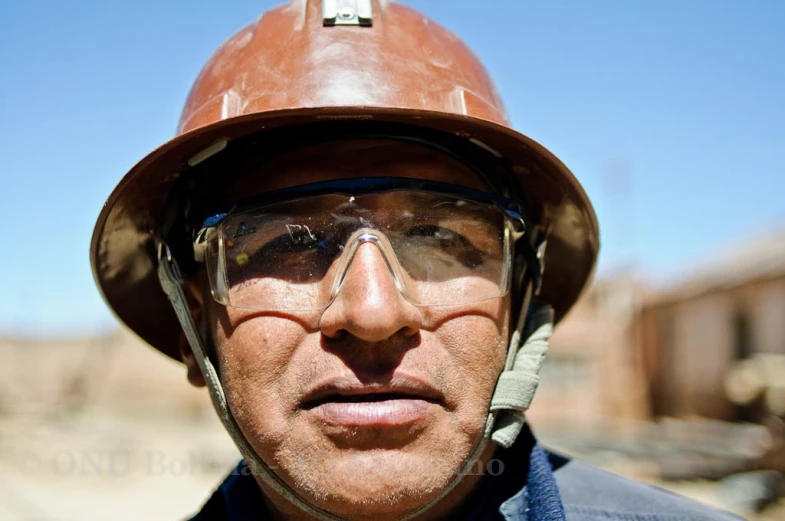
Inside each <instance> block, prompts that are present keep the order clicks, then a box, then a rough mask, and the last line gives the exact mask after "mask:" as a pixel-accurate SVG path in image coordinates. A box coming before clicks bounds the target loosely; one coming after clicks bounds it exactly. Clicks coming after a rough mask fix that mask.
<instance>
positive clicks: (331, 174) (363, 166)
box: [227, 139, 486, 200]
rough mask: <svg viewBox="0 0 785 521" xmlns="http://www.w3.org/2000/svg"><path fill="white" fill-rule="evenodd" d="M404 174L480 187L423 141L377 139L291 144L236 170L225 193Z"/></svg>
mask: <svg viewBox="0 0 785 521" xmlns="http://www.w3.org/2000/svg"><path fill="white" fill-rule="evenodd" d="M388 176H389V177H409V178H415V179H426V180H430V181H439V182H443V183H452V184H455V185H460V186H465V187H467V188H474V189H477V190H485V189H486V186H485V184H484V183H483V181H482V179H481V178H480V176H479V175H478V174H477V173H476V172H474V171H473V170H472V169H470V168H469V167H467V166H466V165H464V164H463V163H461V162H460V161H458V160H457V159H454V158H452V157H450V156H448V155H446V154H443V153H441V152H439V151H436V150H433V149H431V148H430V147H427V146H425V145H418V144H415V143H406V142H401V141H393V140H381V139H358V140H351V141H335V142H325V143H319V144H316V145H309V146H305V147H301V148H295V149H293V150H291V151H287V152H285V153H282V154H280V155H278V156H276V157H274V158H270V159H269V160H265V161H262V162H259V163H257V164H256V165H254V166H252V167H249V168H246V169H245V170H243V171H241V172H239V173H238V175H237V176H236V177H235V178H234V180H233V182H232V183H231V185H230V186H229V189H228V191H227V197H228V198H229V199H234V200H237V199H242V198H246V197H252V196H254V195H257V194H261V193H265V192H271V191H274V190H280V189H283V188H290V187H293V186H298V185H304V184H309V183H317V182H320V181H330V180H334V179H349V178H353V177H388Z"/></svg>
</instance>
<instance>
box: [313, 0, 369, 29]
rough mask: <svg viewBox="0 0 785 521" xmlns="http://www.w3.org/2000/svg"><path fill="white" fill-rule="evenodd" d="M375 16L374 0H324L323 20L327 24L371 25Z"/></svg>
mask: <svg viewBox="0 0 785 521" xmlns="http://www.w3.org/2000/svg"><path fill="white" fill-rule="evenodd" d="M372 18H373V6H372V0H323V1H322V21H323V23H324V25H325V26H328V27H329V26H333V25H362V26H367V27H369V26H371V25H372Z"/></svg>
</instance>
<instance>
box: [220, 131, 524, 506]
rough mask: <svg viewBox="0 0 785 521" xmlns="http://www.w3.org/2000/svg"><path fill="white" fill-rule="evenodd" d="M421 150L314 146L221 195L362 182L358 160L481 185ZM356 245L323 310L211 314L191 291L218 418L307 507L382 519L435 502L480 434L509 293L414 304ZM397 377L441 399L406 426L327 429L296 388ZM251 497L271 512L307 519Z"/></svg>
mask: <svg viewBox="0 0 785 521" xmlns="http://www.w3.org/2000/svg"><path fill="white" fill-rule="evenodd" d="M320 147H321V148H320ZM423 148H424V147H420V146H416V145H411V144H400V143H394V144H393V143H389V142H372V141H368V140H366V141H358V142H349V143H346V144H344V145H338V144H335V143H333V144H331V145H330V147H328V148H326V149H325V148H324V147H323V146H319V145H317V146H315V147H310V148H309V149H308V150H304V151H300V153H299V156H296V157H293V156H291V155H290V157H288V158H279V159H278V160H276V161H275V162H274V163H273V164H271V165H268V167H260V168H259V169H257V170H255V171H254V172H249V173H246V174H245V175H244V176H242V177H241V178H240V179H239V180H238V181H237V184H236V185H235V186H234V187H233V188H231V189H230V190H229V193H230V194H232V193H239V192H242V194H243V197H248V196H250V195H253V193H254V192H257V193H258V192H263V191H267V190H272V189H277V188H284V187H285V186H286V185H287V183H288V185H292V184H305V183H309V182H317V181H323V180H328V179H335V178H340V177H355V176H367V174H368V172H367V167H368V166H369V165H373V166H374V171H373V172H374V173H378V174H379V175H385V176H386V175H396V176H401V174H402V173H405V174H407V175H406V176H407V177H412V176H413V174H416V176H417V177H422V178H426V179H432V180H437V181H448V182H453V183H455V184H463V185H464V186H469V187H472V188H482V183H481V181H480V180H479V178H478V177H477V176H475V175H474V174H473V173H472V172H471V171H469V170H468V169H466V168H465V167H463V166H462V165H460V164H459V163H457V162H456V161H454V160H452V159H450V158H447V157H444V156H441V155H439V154H437V153H435V152H432V151H430V150H423ZM287 161H288V162H287ZM333 165H339V167H338V168H337V169H336V168H331V166H333ZM401 169H403V170H405V172H402V171H401ZM295 172H296V173H297V175H296V176H295V174H294V173H295ZM361 248H367V250H366V251H365V252H364V254H363V255H364V256H363V257H362V258H361V262H360V263H358V264H357V266H354V265H352V266H351V267H350V270H349V273H348V274H347V278H346V281H345V283H344V287H342V289H341V292H340V293H339V294H338V297H337V298H336V300H335V301H334V302H333V303H332V304H331V305H330V306H329V307H328V308H327V309H325V310H324V311H321V312H318V313H310V312H309V313H305V314H303V313H285V312H275V313H271V312H249V311H245V310H239V309H233V308H225V307H223V306H222V305H220V304H217V303H216V302H215V301H214V300H213V299H212V298H209V289H207V288H205V291H206V295H205V296H206V297H207V298H205V301H206V303H207V306H208V308H209V309H208V312H207V313H206V314H205V315H206V316H207V320H208V323H209V324H208V325H209V328H210V331H211V333H212V340H213V343H214V345H215V347H216V354H217V358H218V365H219V370H220V373H221V378H222V381H223V385H224V389H225V391H226V396H227V399H228V401H229V404H230V406H231V409H232V412H233V414H234V416H235V418H236V420H237V423H238V425H239V426H240V428H241V430H242V431H243V433H244V435H245V436H246V438H247V439H248V441H249V442H250V443H251V445H252V446H253V448H254V449H255V450H256V452H257V453H258V454H259V455H260V457H261V458H262V459H263V460H264V461H266V462H267V463H268V464H269V465H271V466H272V467H273V468H274V470H275V472H276V473H277V474H278V475H279V476H280V477H281V478H282V479H283V480H284V481H286V482H287V483H288V484H289V485H290V486H291V487H292V488H294V489H295V490H296V491H298V493H300V494H301V495H302V496H303V497H304V498H305V499H307V500H308V501H309V502H311V503H312V504H314V505H316V506H318V507H320V508H323V509H326V510H328V511H331V512H333V513H335V514H337V515H340V516H342V517H345V518H347V519H352V520H355V519H356V520H359V519H370V518H373V519H375V520H376V519H378V520H382V521H384V520H392V519H396V518H399V517H401V516H402V515H404V514H406V513H407V512H411V511H413V510H415V509H417V508H418V507H420V506H422V505H424V504H425V503H427V502H428V501H429V500H430V499H432V498H433V497H435V496H436V495H437V494H438V493H439V491H441V490H442V489H443V488H444V487H445V486H447V485H448V483H449V482H450V481H451V480H452V478H453V475H454V473H455V472H456V471H457V469H458V468H460V466H461V465H462V464H463V463H464V462H465V461H466V460H467V458H468V457H469V455H470V454H471V452H472V450H473V449H474V447H475V446H476V444H477V443H478V442H479V441H480V438H481V436H482V432H483V428H484V425H485V419H486V417H487V414H488V406H489V403H490V398H491V395H492V393H493V390H494V387H495V384H496V379H497V377H498V375H499V373H500V372H501V370H502V368H503V365H504V360H505V354H506V343H507V336H508V329H507V327H508V326H507V323H508V316H509V306H510V298H509V296H505V297H502V298H498V299H493V300H488V301H484V302H479V303H476V304H471V305H467V306H464V307H461V308H449V307H443V308H442V307H431V308H423V307H416V306H414V305H412V304H411V303H409V302H408V301H406V300H405V299H404V298H403V297H402V296H401V295H400V294H399V293H398V291H397V289H396V288H395V285H394V281H393V279H392V277H391V276H390V273H389V270H388V268H387V266H386V265H385V263H384V260H383V258H382V256H381V254H380V253H379V252H378V251H375V250H376V248H375V247H374V246H372V245H363V246H361ZM358 254H359V253H358ZM398 374H408V375H415V376H417V377H418V378H422V379H424V380H426V381H427V382H428V383H429V384H430V385H432V386H434V387H436V388H437V389H438V390H439V391H440V392H441V393H442V394H443V396H444V400H443V403H440V404H434V405H431V406H430V408H429V409H428V413H427V414H426V415H425V416H423V418H421V419H419V420H418V421H416V422H414V423H412V424H407V425H395V426H391V427H373V428H349V427H342V426H340V425H338V426H336V425H327V424H325V423H324V422H322V421H320V420H319V419H318V417H316V416H315V415H314V414H313V412H312V411H311V410H308V409H307V408H303V407H302V402H303V396H304V393H306V392H307V390H308V389H309V388H310V387H311V386H312V385H313V384H314V383H316V382H319V381H321V380H323V379H325V378H333V377H344V378H348V379H354V380H356V381H358V382H361V383H362V382H384V381H389V379H391V378H392V377H393V376H394V375H398ZM492 449H493V446H492V445H491V446H489V448H488V450H487V451H486V453H485V454H484V455H483V458H484V459H483V460H482V461H483V462H485V461H487V460H488V459H489V458H490V457H491V454H492ZM478 479H479V476H470V477H468V478H467V479H465V480H464V481H463V482H462V483H461V485H460V486H459V487H458V488H457V489H456V490H455V491H454V492H453V493H452V494H451V495H449V496H448V497H447V498H446V499H445V500H444V501H442V502H441V503H440V504H439V505H438V506H437V507H436V508H434V509H433V510H432V511H430V513H429V515H428V517H427V518H424V519H436V518H439V517H445V516H448V515H449V513H450V512H452V511H454V510H455V509H456V508H459V507H460V505H461V504H462V502H463V501H465V499H466V498H467V497H468V496H469V493H470V491H471V489H472V487H473V486H474V485H475V484H476V482H477V480H478ZM263 488H264V487H263ZM265 493H266V500H267V501H268V503H269V505H270V507H271V508H272V509H273V510H274V511H275V512H276V513H277V514H276V515H277V516H278V517H279V518H281V519H284V518H285V519H307V517H303V516H302V513H301V512H299V511H297V510H292V509H293V508H294V507H293V506H292V505H290V504H288V503H287V502H286V501H285V500H283V499H282V498H280V497H277V496H276V495H275V494H273V493H272V492H271V491H269V490H267V489H265Z"/></svg>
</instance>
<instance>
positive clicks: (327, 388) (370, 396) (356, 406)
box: [302, 377, 443, 427]
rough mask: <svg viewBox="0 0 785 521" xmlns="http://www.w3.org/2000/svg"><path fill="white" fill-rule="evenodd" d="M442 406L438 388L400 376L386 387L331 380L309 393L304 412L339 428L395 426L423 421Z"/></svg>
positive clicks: (303, 407) (383, 385)
mask: <svg viewBox="0 0 785 521" xmlns="http://www.w3.org/2000/svg"><path fill="white" fill-rule="evenodd" d="M442 404H443V396H442V394H441V393H440V392H439V391H438V390H437V389H436V388H435V387H433V386H430V385H428V384H426V383H424V382H422V381H421V380H415V379H411V378H400V377H398V378H394V379H393V380H392V381H391V382H389V383H386V384H361V383H359V382H355V381H347V380H332V381H328V382H325V383H323V384H321V385H319V386H317V387H316V388H315V389H313V391H311V392H310V393H308V394H306V399H305V400H304V401H303V404H302V409H305V410H306V411H309V412H311V413H312V414H314V415H315V416H316V417H317V418H318V419H319V420H321V421H322V422H324V423H327V424H330V425H335V426H344V427H394V426H403V425H410V424H412V423H416V422H418V421H422V420H424V419H425V418H426V416H427V415H428V414H430V413H431V412H433V411H435V410H436V409H437V408H438V407H440V406H441V405H442Z"/></svg>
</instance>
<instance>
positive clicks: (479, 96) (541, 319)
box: [92, 0, 724, 520]
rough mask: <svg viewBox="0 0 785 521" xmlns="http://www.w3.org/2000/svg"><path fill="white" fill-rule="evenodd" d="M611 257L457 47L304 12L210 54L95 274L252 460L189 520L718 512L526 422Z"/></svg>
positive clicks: (110, 235)
mask: <svg viewBox="0 0 785 521" xmlns="http://www.w3.org/2000/svg"><path fill="white" fill-rule="evenodd" d="M597 249H598V230H597V223H596V218H595V216H594V212H593V210H592V208H591V204H590V203H589V201H588V199H587V198H586V195H585V194H584V192H583V190H582V188H581V187H580V185H579V183H578V182H577V181H576V179H575V178H574V177H573V176H572V174H571V173H570V172H569V170H567V168H566V167H565V166H564V165H563V164H562V163H561V162H559V161H558V159H556V158H555V157H554V156H553V155H552V154H550V153H549V152H548V151H547V150H546V149H545V148H543V147H542V146H541V145H539V144H537V143H536V142H534V141H533V140H531V139H529V138H527V137H525V136H523V135H521V134H519V133H517V132H515V131H513V130H511V129H510V128H509V127H508V126H507V121H506V116H505V114H504V110H503V108H502V104H501V101H500V100H499V98H498V96H497V94H496V92H495V90H494V88H493V85H492V83H491V81H490V80H489V78H488V77H487V75H486V73H485V71H484V69H483V67H482V65H481V64H480V63H479V62H478V61H477V59H476V58H475V57H474V56H473V54H472V53H471V52H470V51H469V50H468V49H467V48H466V47H465V46H464V45H463V44H462V43H461V42H460V41H459V40H457V39H456V38H455V36H453V35H452V34H450V33H449V32H447V31H446V30H444V29H442V28H441V27H439V26H438V25H436V24H435V23H433V22H432V21H430V20H428V19H427V18H425V17H423V16H422V15H420V14H419V13H417V12H416V11H413V10H411V9H409V8H407V7H404V6H401V5H398V4H394V3H388V2H381V3H377V2H373V3H372V2H371V1H370V0H342V1H339V2H336V1H328V0H324V1H323V2H322V3H320V2H318V1H315V0H309V1H305V0H303V1H300V0H295V1H293V2H291V3H290V4H288V5H284V6H281V7H278V8H275V9H273V10H271V11H269V12H267V13H265V15H264V16H263V17H262V18H261V19H260V20H259V21H258V22H257V23H254V24H251V25H250V26H248V27H246V28H245V29H243V30H242V31H240V32H239V33H238V34H236V35H235V36H233V37H232V38H231V39H230V40H229V41H227V42H226V43H225V44H224V45H223V46H222V47H221V48H220V49H219V50H218V52H217V53H216V54H215V55H214V56H213V58H211V60H210V61H209V62H208V64H207V65H206V66H205V68H204V70H203V71H202V73H201V75H200V76H199V78H198V79H197V81H196V83H195V85H194V87H193V89H192V91H191V93H190V95H189V98H188V101H187V103H186V107H185V110H184V112H183V115H182V119H181V123H180V127H179V136H178V137H177V138H176V139H174V140H173V141H171V142H169V143H167V144H165V145H163V146H162V147H161V148H159V149H158V150H156V151H155V152H153V153H152V154H150V155H149V156H147V157H146V158H145V159H144V160H142V161H141V162H140V163H139V164H138V165H137V166H136V167H134V168H133V169H132V170H131V172H129V174H128V175H127V176H126V177H125V178H124V179H123V180H122V181H121V183H120V184H119V186H118V187H117V188H116V189H115V191H114V193H113V194H112V195H111V196H110V198H109V200H108V202H107V204H106V206H105V208H104V210H103V211H102V213H101V215H100V217H99V219H98V223H97V225H96V228H95V232H94V235H93V242H92V262H93V267H94V272H95V276H96V280H97V282H98V285H99V287H100V288H101V290H102V292H103V294H104V297H105V299H106V301H107V302H108V304H109V305H110V306H111V307H112V308H113V310H114V311H115V312H116V313H117V315H118V316H119V317H120V319H121V320H123V321H124V322H125V323H126V325H128V326H129V327H130V328H131V329H133V330H134V331H135V332H136V333H137V334H139V335H140V336H141V337H142V338H143V339H144V340H146V341H147V342H148V343H150V344H151V345H152V346H154V347H155V348H157V349H158V350H160V351H161V352H163V353H165V354H167V355H169V356H171V357H173V358H175V359H178V360H181V361H182V362H183V363H184V364H185V366H186V367H187V370H188V379H189V380H190V382H191V383H192V384H194V385H197V386H207V387H208V389H209V391H210V394H211V397H212V399H213V402H214V404H215V407H216V410H217V412H218V414H219V416H220V417H221V420H222V421H223V423H224V425H225V426H226V428H227V430H228V431H229V433H230V435H231V436H232V438H233V439H234V441H235V442H236V444H237V446H238V448H239V450H240V452H241V454H242V455H243V457H244V462H243V463H241V464H240V466H238V468H237V469H236V470H235V472H233V473H232V474H231V475H230V476H229V477H228V478H227V480H226V481H225V482H224V484H222V485H221V487H220V488H219V490H218V491H217V492H216V493H215V495H213V497H212V498H211V499H210V500H209V501H208V502H207V503H206V505H205V506H204V507H203V509H202V511H201V512H200V513H199V514H198V515H197V516H196V517H195V518H194V519H199V520H202V519H220V520H240V519H321V520H334V519H357V520H359V519H381V520H398V519H475V520H476V519H502V518H503V519H508V520H521V519H532V520H541V519H542V520H544V519H554V520H555V519H564V518H565V515H566V516H567V518H569V519H652V520H654V519H716V518H721V517H723V516H724V514H717V513H716V512H710V511H708V510H706V509H704V508H703V507H699V506H696V505H694V504H692V503H689V502H687V501H685V500H682V499H678V498H676V497H673V496H669V495H666V494H665V493H663V492H659V491H655V490H653V489H648V488H644V487H642V486H639V485H635V484H632V483H630V482H627V481H624V480H622V479H620V478H617V477H614V476H612V475H609V474H605V473H602V472H600V471H598V470H594V469H591V468H589V467H587V466H585V465H581V464H580V463H575V462H567V461H566V460H564V459H561V458H558V457H556V456H552V455H551V456H549V455H547V454H546V453H545V452H544V451H543V450H542V449H541V448H540V447H539V446H538V445H537V444H536V442H535V440H534V438H533V437H532V434H531V432H530V431H529V429H528V428H527V427H526V426H525V424H524V412H525V411H526V409H527V408H528V406H529V403H530V402H531V399H532V397H533V395H534V391H535V389H536V387H537V383H538V376H537V373H538V371H539V368H540V365H541V363H542V360H543V358H544V356H545V352H546V350H547V344H548V339H549V337H550V331H551V327H552V325H553V323H554V322H555V321H558V320H559V319H561V317H563V316H564V314H565V313H566V312H567V311H568V310H569V308H570V307H571V306H572V304H573V303H574V302H575V300H576V299H577V297H578V296H579V294H580V292H581V290H582V288H583V287H584V285H585V284H586V282H587V280H588V279H589V276H590V273H591V271H592V269H593V266H594V262H595V258H596V254H597ZM552 465H553V466H555V468H556V470H555V472H552V468H551V467H552Z"/></svg>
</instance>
